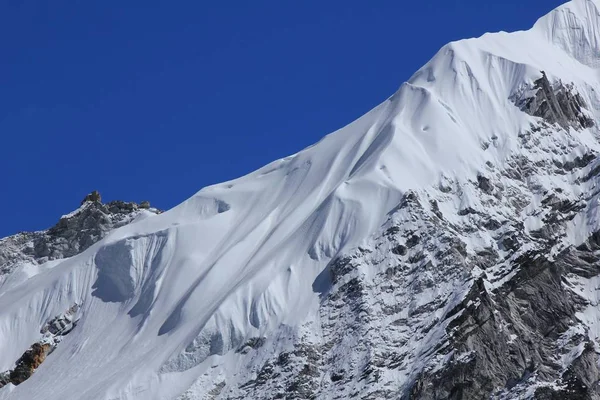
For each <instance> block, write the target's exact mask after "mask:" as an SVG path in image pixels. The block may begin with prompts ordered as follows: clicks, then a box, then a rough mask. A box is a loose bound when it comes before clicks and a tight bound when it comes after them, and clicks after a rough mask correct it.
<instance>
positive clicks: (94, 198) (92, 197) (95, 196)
mask: <svg viewBox="0 0 600 400" xmlns="http://www.w3.org/2000/svg"><path fill="white" fill-rule="evenodd" d="M88 201H91V202H94V203H102V196H101V195H100V192H99V191H97V190H94V191H93V192H92V193H90V194H88V195H87V196H85V198H84V199H83V200H82V201H81V204H82V205H83V204H85V203H87V202H88Z"/></svg>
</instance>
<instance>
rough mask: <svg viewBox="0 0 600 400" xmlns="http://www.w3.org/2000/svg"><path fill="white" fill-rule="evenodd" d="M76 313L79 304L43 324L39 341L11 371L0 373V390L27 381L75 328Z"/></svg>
mask: <svg viewBox="0 0 600 400" xmlns="http://www.w3.org/2000/svg"><path fill="white" fill-rule="evenodd" d="M78 311H79V304H75V305H73V307H71V308H69V310H67V311H66V312H65V313H63V314H61V315H58V316H56V317H55V318H53V319H51V320H50V321H48V322H47V323H46V324H44V326H43V327H42V329H40V333H41V334H42V337H41V339H40V340H39V341H38V342H36V343H34V344H33V345H31V347H30V348H29V349H27V350H26V351H25V352H24V353H23V355H22V356H21V357H20V358H19V359H18V360H17V361H16V363H15V367H14V368H13V369H12V370H10V371H5V372H2V373H0V388H2V387H3V386H6V385H8V384H9V383H12V384H13V385H15V386H17V385H20V384H21V383H23V382H25V381H26V380H27V379H29V378H30V377H31V375H33V373H34V372H35V371H36V370H37V369H38V368H39V366H40V365H41V364H42V363H43V362H44V361H45V360H46V357H47V356H48V355H49V354H50V353H51V352H52V351H53V350H54V349H55V348H56V346H58V344H59V343H60V342H61V341H62V338H63V337H64V336H65V335H68V334H69V333H70V332H71V331H72V330H73V329H74V328H75V326H76V325H77V312H78Z"/></svg>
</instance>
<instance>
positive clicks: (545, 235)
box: [180, 83, 600, 400]
mask: <svg viewBox="0 0 600 400" xmlns="http://www.w3.org/2000/svg"><path fill="white" fill-rule="evenodd" d="M540 84H541V83H540ZM557 101H559V100H557ZM559 104H560V101H559ZM561 112H562V113H563V115H566V114H565V112H564V111H561ZM546 118H550V117H548V115H546ZM567 120H568V121H569V124H571V123H573V121H575V120H572V119H570V117H569V118H568V119H567ZM577 121H578V124H580V125H579V128H578V129H581V128H582V127H583V126H584V125H581V124H587V123H586V122H585V120H579V119H577ZM582 121H583V122H582ZM547 122H548V121H546V122H541V123H540V125H539V126H533V127H532V129H531V131H530V132H525V133H523V134H522V135H521V136H520V140H521V141H522V142H521V145H522V148H523V149H525V150H526V151H527V152H528V154H529V156H528V157H520V156H515V157H513V158H511V159H509V160H507V162H506V164H505V165H503V166H501V167H497V166H494V165H488V169H487V170H486V171H482V172H481V173H479V174H477V175H475V176H472V177H470V178H469V179H465V180H464V181H447V182H444V184H443V185H440V188H439V191H438V192H437V193H434V194H432V192H409V193H407V194H406V195H405V196H404V199H403V200H402V202H401V203H400V204H399V205H398V206H397V207H396V208H395V209H394V211H393V212H392V213H390V215H389V220H388V221H387V222H386V224H385V225H384V226H383V228H382V229H381V231H380V232H379V233H378V234H376V235H375V236H374V237H373V238H371V239H370V240H369V241H368V242H367V243H365V244H364V245H361V247H359V248H358V249H356V250H355V251H354V252H352V253H350V254H345V255H342V256H339V257H337V258H336V259H334V260H333V261H332V262H331V263H330V264H329V267H328V269H327V270H326V271H324V272H323V274H322V275H323V276H322V277H320V278H319V279H321V280H322V281H328V282H329V287H328V288H326V289H320V290H322V294H321V302H320V306H319V311H318V314H317V315H315V316H313V317H310V318H309V319H308V321H307V322H306V323H305V325H303V326H302V327H301V328H300V329H298V330H291V329H288V328H287V327H282V328H281V331H280V333H279V336H277V335H276V336H274V337H267V338H265V339H264V340H261V341H260V343H261V347H260V348H259V349H258V348H254V347H253V346H251V345H242V346H241V348H243V349H244V350H243V351H242V352H239V353H240V354H243V355H244V356H245V357H246V358H244V361H243V362H244V363H245V364H243V365H244V366H243V367H241V368H240V369H238V370H237V371H238V373H239V374H242V375H243V376H244V377H246V380H245V383H244V384H242V385H237V386H235V385H229V383H228V380H227V379H226V377H224V376H223V375H220V374H218V373H216V375H214V376H210V374H209V375H208V376H207V377H203V378H201V379H199V380H198V381H197V382H196V383H195V384H194V386H192V387H191V388H190V390H189V391H188V392H186V393H185V394H183V395H182V396H181V397H180V399H188V398H189V399H196V398H203V397H202V393H207V395H208V394H210V393H212V395H211V396H213V397H214V398H229V399H245V398H256V399H267V398H281V399H311V398H314V399H319V398H328V399H348V398H360V399H411V400H412V399H414V400H417V399H419V400H420V399H431V400H441V399H456V400H458V399H473V400H480V399H528V398H535V399H590V400H592V399H594V400H597V399H600V392H599V388H600V386H599V384H600V373H599V370H598V365H599V363H600V358H599V350H600V347H599V343H598V336H600V334H599V333H598V328H597V325H594V324H595V322H594V321H595V319H594V318H595V317H589V318H588V317H586V316H585V315H586V314H590V315H597V311H595V308H596V307H597V305H598V303H599V301H600V298H599V297H598V295H597V292H598V291H599V290H600V232H596V233H594V232H590V234H589V235H588V237H587V239H585V242H584V243H583V244H581V245H573V242H572V240H573V239H572V235H573V233H572V232H573V231H574V230H580V229H581V228H580V225H577V223H578V222H577V221H581V220H582V219H583V218H584V216H585V215H586V213H588V212H590V210H591V209H592V208H594V207H596V203H597V202H598V199H600V193H599V192H598V190H597V189H594V187H596V184H597V182H598V175H599V174H598V171H599V170H600V167H598V165H597V164H598V161H597V154H596V153H595V152H593V151H592V150H588V151H587V152H584V153H583V154H581V153H579V152H577V153H575V151H574V150H575V147H573V148H570V147H569V146H565V145H564V144H563V143H560V142H558V141H557V140H556V126H550V125H549V124H548V123H547ZM563 122H564V121H563ZM586 126H589V124H587V125H586ZM559 129H562V128H559ZM571 131H572V132H571ZM564 132H565V135H571V134H573V135H577V134H579V132H578V131H574V130H568V129H565V130H564ZM574 153H575V154H574ZM551 177H552V178H551ZM556 177H558V178H556ZM549 181H553V182H555V183H553V184H550V185H548V184H547V182H549ZM466 191H470V193H471V195H472V196H475V197H474V198H476V200H474V201H473V200H472V201H471V202H470V203H468V204H462V203H461V202H460V201H458V200H459V199H461V198H462V197H463V194H464V193H465V192H466ZM472 199H473V197H472ZM532 221H535V223H532ZM570 235H571V236H570ZM582 240H583V239H582ZM580 243H581V242H580ZM595 313H596V314H595ZM246 340H247V341H248V343H255V342H256V341H255V340H254V339H252V338H247V339H246ZM242 342H244V341H243V340H242ZM282 342H283V343H286V345H284V346H282V345H281V343H282ZM209 347H210V343H209V342H200V341H198V342H194V343H193V344H191V345H190V346H189V347H188V348H187V349H186V351H187V352H188V353H186V356H188V357H189V356H190V354H194V352H195V353H196V354H203V357H207V356H209V355H212V354H219V353H218V352H213V353H211V351H210V350H209V349H208V348H209ZM235 379H236V380H237V381H239V379H240V377H239V376H236V377H235ZM216 382H218V384H217V385H216V386H215V383H216ZM204 388H206V389H204ZM211 396H208V398H213V397H211Z"/></svg>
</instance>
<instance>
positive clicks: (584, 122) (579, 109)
mask: <svg viewBox="0 0 600 400" xmlns="http://www.w3.org/2000/svg"><path fill="white" fill-rule="evenodd" d="M515 102H516V104H517V106H518V107H519V108H521V110H523V111H525V112H526V113H528V114H529V115H533V116H535V117H540V118H542V119H544V120H545V121H546V122H548V123H549V124H559V125H560V126H561V127H563V128H568V127H573V128H575V129H582V128H589V127H592V126H594V121H593V120H592V119H591V118H590V117H589V116H588V115H587V114H586V113H585V111H584V109H585V108H586V104H585V102H584V101H583V99H582V98H581V96H580V95H579V93H577V92H576V91H575V89H574V88H573V85H564V84H563V83H562V82H560V81H558V82H556V83H555V84H554V85H553V84H551V83H550V81H549V80H548V77H547V76H546V73H545V72H543V71H542V77H541V78H540V79H538V80H537V81H535V82H534V86H533V88H531V90H530V91H527V93H522V94H520V95H519V96H517V97H516V98H515Z"/></svg>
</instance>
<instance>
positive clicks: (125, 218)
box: [0, 191, 161, 283]
mask: <svg viewBox="0 0 600 400" xmlns="http://www.w3.org/2000/svg"><path fill="white" fill-rule="evenodd" d="M101 201H102V197H101V195H100V193H98V192H97V191H94V192H92V193H90V194H88V195H87V196H86V197H85V198H84V199H83V201H82V203H81V206H80V207H79V208H78V209H77V210H75V211H73V212H72V213H69V214H67V215H64V216H62V217H61V218H60V220H59V221H58V223H57V224H56V225H54V226H53V227H52V228H50V229H48V230H45V231H40V232H22V233H19V234H17V235H14V236H10V237H7V238H4V239H0V283H1V280H2V275H6V274H8V273H10V272H11V271H12V270H14V269H15V268H16V267H17V266H18V265H22V264H24V263H32V264H41V263H44V262H46V261H50V260H57V259H62V258H67V257H72V256H74V255H77V254H79V253H81V252H82V251H85V250H86V249H87V248H89V247H90V246H92V245H93V244H94V243H96V242H98V241H99V240H101V239H102V238H103V237H105V236H106V235H107V234H108V233H109V232H110V231H112V230H113V229H117V228H119V227H121V226H124V225H127V224H129V223H130V222H132V221H133V220H134V219H135V218H136V217H137V216H138V215H139V214H140V213H142V212H151V213H154V214H157V213H160V212H161V211H160V210H157V209H155V208H151V207H150V203H149V202H147V201H145V202H143V203H142V204H137V203H134V202H125V201H120V200H117V201H111V202H109V203H102V202H101Z"/></svg>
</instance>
